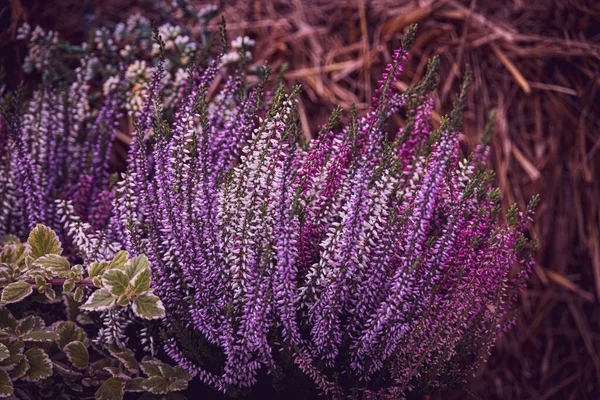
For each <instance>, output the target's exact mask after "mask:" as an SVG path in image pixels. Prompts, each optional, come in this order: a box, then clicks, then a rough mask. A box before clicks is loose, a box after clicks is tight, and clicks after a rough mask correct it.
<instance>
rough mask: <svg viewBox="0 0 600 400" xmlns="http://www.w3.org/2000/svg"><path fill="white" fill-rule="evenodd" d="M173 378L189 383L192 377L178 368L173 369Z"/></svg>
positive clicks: (184, 370)
mask: <svg viewBox="0 0 600 400" xmlns="http://www.w3.org/2000/svg"><path fill="white" fill-rule="evenodd" d="M175 377H176V378H177V379H183V380H184V381H186V382H189V381H190V380H191V379H192V375H191V374H190V373H189V371H188V370H186V369H185V368H181V367H180V366H176V367H175Z"/></svg>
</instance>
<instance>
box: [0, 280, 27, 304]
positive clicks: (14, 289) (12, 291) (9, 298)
mask: <svg viewBox="0 0 600 400" xmlns="http://www.w3.org/2000/svg"><path fill="white" fill-rule="evenodd" d="M32 292H33V287H32V286H31V285H30V284H29V283H27V282H25V281H18V282H13V283H11V284H10V285H8V286H7V287H5V288H4V290H2V297H1V300H0V301H1V302H2V304H10V303H17V302H19V301H21V300H23V299H24V298H26V297H27V296H29V295H30V294H31V293H32Z"/></svg>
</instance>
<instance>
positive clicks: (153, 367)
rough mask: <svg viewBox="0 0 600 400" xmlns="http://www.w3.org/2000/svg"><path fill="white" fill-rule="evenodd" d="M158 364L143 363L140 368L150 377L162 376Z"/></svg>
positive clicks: (153, 362)
mask: <svg viewBox="0 0 600 400" xmlns="http://www.w3.org/2000/svg"><path fill="white" fill-rule="evenodd" d="M158 364H159V363H158V362H156V361H142V362H141V363H140V367H141V368H142V371H144V374H146V375H147V376H149V377H153V376H162V375H161V372H160V368H158Z"/></svg>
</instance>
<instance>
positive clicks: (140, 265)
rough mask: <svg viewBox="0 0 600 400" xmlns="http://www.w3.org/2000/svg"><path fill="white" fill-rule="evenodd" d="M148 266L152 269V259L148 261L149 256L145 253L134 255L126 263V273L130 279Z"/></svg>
mask: <svg viewBox="0 0 600 400" xmlns="http://www.w3.org/2000/svg"><path fill="white" fill-rule="evenodd" d="M146 268H148V269H150V261H148V257H146V255H145V254H141V255H139V256H137V257H134V258H132V259H131V260H129V261H127V262H126V263H125V273H126V274H127V276H128V277H129V279H131V278H133V277H134V276H135V275H136V274H137V273H138V272H141V271H143V270H144V269H146Z"/></svg>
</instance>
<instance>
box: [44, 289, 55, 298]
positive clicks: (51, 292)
mask: <svg viewBox="0 0 600 400" xmlns="http://www.w3.org/2000/svg"><path fill="white" fill-rule="evenodd" d="M44 294H45V295H46V297H47V298H48V300H51V301H54V300H56V292H55V291H54V289H52V288H46V291H45V292H44Z"/></svg>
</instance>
